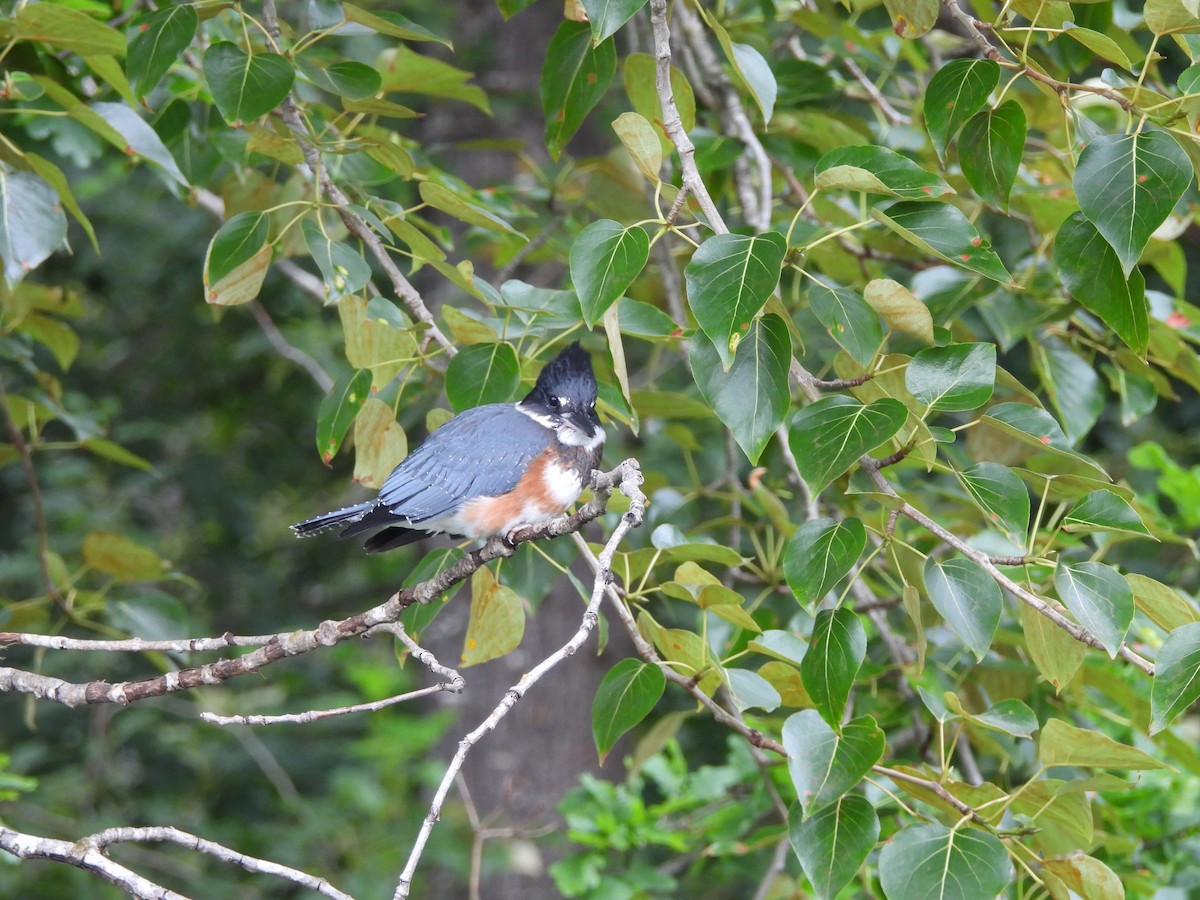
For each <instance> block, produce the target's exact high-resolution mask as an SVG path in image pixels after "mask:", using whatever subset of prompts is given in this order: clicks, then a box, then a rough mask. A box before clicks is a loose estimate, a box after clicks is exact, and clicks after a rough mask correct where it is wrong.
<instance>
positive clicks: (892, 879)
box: [879, 825, 1012, 900]
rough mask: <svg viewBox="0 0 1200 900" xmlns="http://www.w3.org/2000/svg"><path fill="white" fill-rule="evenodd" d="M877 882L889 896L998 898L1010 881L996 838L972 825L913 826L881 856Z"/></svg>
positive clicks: (894, 899)
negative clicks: (966, 826) (952, 827)
mask: <svg viewBox="0 0 1200 900" xmlns="http://www.w3.org/2000/svg"><path fill="white" fill-rule="evenodd" d="M879 880H880V883H881V884H882V885H883V893H884V894H885V895H886V896H887V898H888V900H925V898H928V897H962V898H964V900H965V898H967V897H977V898H980V900H982V898H984V897H995V896H996V895H997V894H999V893H1001V892H1002V891H1003V890H1004V889H1005V887H1006V886H1007V885H1008V883H1009V881H1011V880H1012V865H1011V863H1009V861H1008V853H1007V852H1006V851H1005V849H1004V844H1002V843H1001V842H1000V839H999V838H998V837H995V836H994V835H991V834H985V833H983V832H980V831H975V830H973V829H971V828H954V829H951V828H947V827H946V826H945V825H910V826H908V827H907V828H904V829H902V830H900V831H899V832H898V833H897V834H896V835H895V836H894V837H893V838H892V839H891V840H890V841H888V842H887V843H886V844H885V845H884V847H883V852H882V853H880V855H879Z"/></svg>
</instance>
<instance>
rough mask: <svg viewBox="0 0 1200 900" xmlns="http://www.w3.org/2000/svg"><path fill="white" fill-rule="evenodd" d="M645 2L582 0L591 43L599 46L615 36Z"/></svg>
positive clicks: (644, 0) (636, 0)
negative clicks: (590, 30) (589, 26)
mask: <svg viewBox="0 0 1200 900" xmlns="http://www.w3.org/2000/svg"><path fill="white" fill-rule="evenodd" d="M645 5H646V0H583V8H584V9H585V10H587V14H588V22H589V24H590V25H591V26H592V43H594V44H599V43H601V42H602V41H604V40H606V39H607V38H609V37H612V35H614V34H616V33H617V31H618V30H619V29H620V27H621V26H622V25H624V24H625V23H626V22H628V21H629V20H630V18H632V16H633V14H634V13H635V12H637V11H638V10H639V9H641V8H642V7H643V6H645Z"/></svg>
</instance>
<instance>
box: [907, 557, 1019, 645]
mask: <svg viewBox="0 0 1200 900" xmlns="http://www.w3.org/2000/svg"><path fill="white" fill-rule="evenodd" d="M925 590H926V592H927V593H928V594H929V599H930V600H931V601H932V602H933V605H934V607H935V608H936V609H937V611H938V612H939V613H941V614H942V618H943V619H945V620H946V624H947V625H949V626H950V630H951V631H953V632H954V633H955V634H957V635H958V636H959V637H960V638H961V639H962V641H963V643H964V644H966V645H967V646H968V647H969V648H970V649H971V652H972V653H974V654H975V658H976V659H978V660H980V661H981V662H982V660H983V658H984V656H986V655H987V652H988V648H989V647H991V645H992V638H993V637H994V636H995V634H996V628H997V626H999V624H1000V611H1001V609H1002V608H1003V606H1004V595H1003V594H1002V593H1001V592H1000V586H999V585H998V584H996V582H995V581H993V580H992V577H991V576H990V575H988V574H987V572H985V571H983V569H981V568H979V566H977V565H976V564H975V563H973V562H971V560H969V559H964V558H962V557H954V558H953V559H948V560H946V561H945V562H939V561H938V560H936V559H934V558H933V557H932V556H931V557H929V558H928V559H926V560H925Z"/></svg>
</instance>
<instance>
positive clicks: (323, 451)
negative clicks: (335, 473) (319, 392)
mask: <svg viewBox="0 0 1200 900" xmlns="http://www.w3.org/2000/svg"><path fill="white" fill-rule="evenodd" d="M370 394H371V372H370V370H369V369H359V370H358V371H357V372H351V373H350V374H349V375H347V376H346V377H345V378H342V379H341V380H339V381H338V382H337V383H336V384H334V386H333V387H332V388H331V389H330V391H329V393H328V394H326V395H325V399H323V400H322V401H321V408H320V410H319V411H318V412H317V453H319V454H320V455H321V459H322V460H323V461H324V462H325V465H329V462H330V460H332V459H333V458H334V456H336V455H337V452H338V449H339V448H340V447H341V446H342V441H343V440H344V439H345V437H346V432H347V431H349V430H350V426H351V425H352V424H353V423H354V417H355V416H357V415H358V411H359V410H360V409H362V406H363V404H364V403H366V402H367V397H369V396H370Z"/></svg>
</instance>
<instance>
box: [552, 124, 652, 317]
mask: <svg viewBox="0 0 1200 900" xmlns="http://www.w3.org/2000/svg"><path fill="white" fill-rule="evenodd" d="M656 146H657V144H656ZM649 256H650V238H649V236H647V234H646V230H645V229H644V228H642V227H641V226H640V225H634V226H631V227H629V228H624V227H622V226H621V224H620V223H619V222H614V221H612V220H611V219H600V220H599V221H598V222H593V223H592V224H591V225H589V226H587V228H585V229H583V231H581V232H580V233H579V236H578V237H577V238H575V243H574V244H572V245H571V254H570V265H571V283H572V284H574V285H575V292H576V293H577V294H579V305H580V307H581V308H582V309H583V318H584V321H586V322H587V324H588V327H589V328H591V327H593V326H594V325H595V324H596V323H597V322H599V321H600V317H601V316H602V315H604V311H605V310H606V309H608V308H609V307H610V306H612V305H613V303H615V302H616V301H617V300H618V299H619V298H620V296H621V295H622V294H624V293H625V291H626V290H628V288H629V285H631V284H633V280H634V279H635V278H637V277H638V275H639V274H640V273H641V271H642V268H643V267H644V266H645V265H646V260H647V259H648V258H649Z"/></svg>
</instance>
